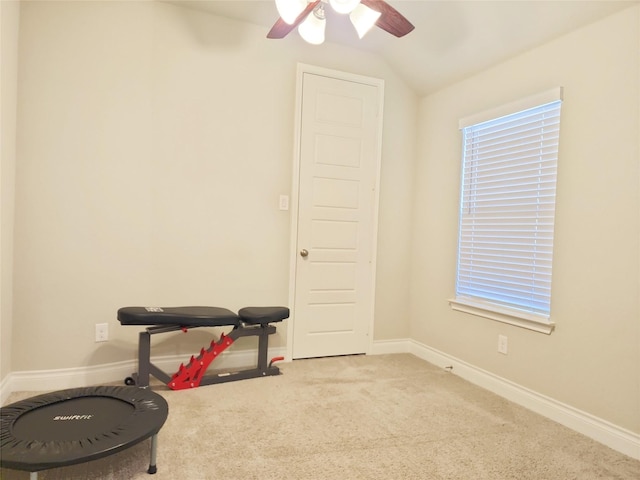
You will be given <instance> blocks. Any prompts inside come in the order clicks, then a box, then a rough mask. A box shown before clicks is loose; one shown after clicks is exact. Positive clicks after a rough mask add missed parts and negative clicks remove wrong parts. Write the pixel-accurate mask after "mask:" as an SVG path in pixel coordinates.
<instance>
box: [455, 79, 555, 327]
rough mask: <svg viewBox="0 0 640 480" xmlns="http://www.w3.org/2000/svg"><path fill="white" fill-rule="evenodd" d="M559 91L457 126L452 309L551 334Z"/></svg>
mask: <svg viewBox="0 0 640 480" xmlns="http://www.w3.org/2000/svg"><path fill="white" fill-rule="evenodd" d="M561 95H562V91H561V89H559V88H558V89H554V90H552V91H548V92H544V93H542V94H539V95H536V96H534V97H530V98H528V99H525V100H523V101H521V102H517V103H515V104H511V105H507V106H505V107H502V108H500V109H499V110H497V111H492V112H486V113H484V114H480V115H476V116H473V117H470V118H468V119H464V120H462V121H461V129H462V137H463V172H462V188H461V202H460V225H459V238H458V265H457V278H456V298H455V299H454V300H451V306H452V308H454V309H456V310H461V311H465V312H468V313H473V314H476V315H481V316H484V317H488V318H492V319H494V320H499V321H504V322H507V323H511V324H515V325H519V326H523V327H527V328H531V329H533V330H537V331H541V332H544V333H551V331H552V329H553V323H552V322H551V319H550V310H551V267H552V258H553V228H554V214H555V197H556V167H557V162H558V140H559V132H560V106H561Z"/></svg>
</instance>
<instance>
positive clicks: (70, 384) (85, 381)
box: [0, 348, 285, 405]
mask: <svg viewBox="0 0 640 480" xmlns="http://www.w3.org/2000/svg"><path fill="white" fill-rule="evenodd" d="M284 350H285V349H284V348H270V349H269V355H270V356H269V358H273V357H276V356H283V355H284ZM257 359H258V350H257V349H252V350H239V351H233V352H231V351H226V352H223V353H222V354H221V355H220V356H219V357H217V358H216V361H215V365H213V364H212V367H211V368H215V369H216V370H218V369H219V370H231V369H234V368H246V367H249V368H250V367H253V366H255V365H256V364H257ZM151 361H152V362H153V364H154V365H155V366H157V367H158V368H160V369H161V370H164V371H165V372H166V373H167V374H168V375H171V374H172V373H173V372H176V371H177V370H178V367H179V365H180V363H182V362H188V361H189V355H171V356H163V357H152V358H151ZM137 364H138V362H137V361H134V360H131V361H124V362H115V363H108V364H104V365H96V366H91V367H79V368H63V369H58V370H33V371H28V372H11V373H10V374H9V375H7V376H6V377H5V378H4V379H3V381H2V383H0V405H4V404H5V402H6V401H7V399H8V398H9V395H11V393H13V392H49V391H53V390H63V389H65V388H77V387H87V386H90V385H99V384H104V383H113V382H122V384H123V385H124V379H125V378H126V377H129V376H131V374H132V373H133V372H135V371H136V369H137Z"/></svg>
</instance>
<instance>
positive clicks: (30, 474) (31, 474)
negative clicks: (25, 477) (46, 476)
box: [29, 472, 38, 480]
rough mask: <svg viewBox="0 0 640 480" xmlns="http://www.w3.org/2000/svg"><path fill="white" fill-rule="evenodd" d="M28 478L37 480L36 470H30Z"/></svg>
mask: <svg viewBox="0 0 640 480" xmlns="http://www.w3.org/2000/svg"><path fill="white" fill-rule="evenodd" d="M29 480H38V472H30V473H29Z"/></svg>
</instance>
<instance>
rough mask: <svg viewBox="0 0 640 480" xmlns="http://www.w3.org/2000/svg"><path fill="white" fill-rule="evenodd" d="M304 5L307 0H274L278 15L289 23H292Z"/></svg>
mask: <svg viewBox="0 0 640 480" xmlns="http://www.w3.org/2000/svg"><path fill="white" fill-rule="evenodd" d="M306 6H307V0H276V8H277V9H278V15H280V18H282V20H284V21H285V22H286V23H288V24H289V25H293V22H295V21H296V18H298V15H300V14H301V13H302V11H303V10H304V9H305V8H306Z"/></svg>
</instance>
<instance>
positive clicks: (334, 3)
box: [329, 0, 360, 13]
mask: <svg viewBox="0 0 640 480" xmlns="http://www.w3.org/2000/svg"><path fill="white" fill-rule="evenodd" d="M329 4H330V5H331V7H332V8H333V9H334V10H335V11H336V12H338V13H351V12H352V11H353V9H354V8H356V7H357V6H358V5H360V0H329Z"/></svg>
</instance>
